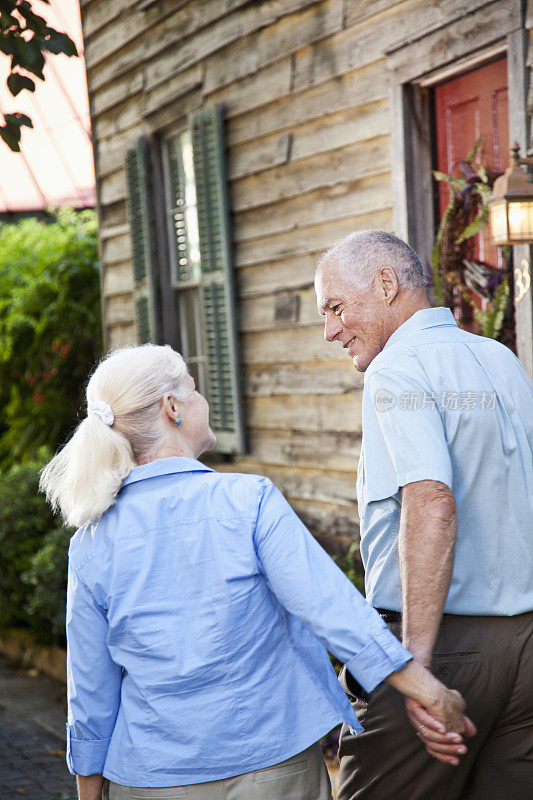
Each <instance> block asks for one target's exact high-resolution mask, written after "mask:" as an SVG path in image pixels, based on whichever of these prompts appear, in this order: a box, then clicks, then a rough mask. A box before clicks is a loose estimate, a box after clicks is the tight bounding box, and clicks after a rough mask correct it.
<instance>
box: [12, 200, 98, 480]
mask: <svg viewBox="0 0 533 800" xmlns="http://www.w3.org/2000/svg"><path fill="white" fill-rule="evenodd" d="M0 278H1V280H0V407H2V409H3V414H2V418H1V420H0V469H1V470H2V471H4V470H6V469H9V468H10V467H11V466H13V465H14V464H16V463H18V462H20V461H21V460H22V459H27V458H30V459H31V458H34V457H35V453H36V452H37V449H38V448H39V447H40V446H42V445H46V446H47V447H48V448H49V449H51V450H52V451H53V450H55V449H56V448H57V446H58V444H61V443H62V442H63V441H64V440H65V439H66V438H67V436H68V435H69V434H70V433H71V431H72V427H73V424H74V422H75V419H76V415H77V413H78V411H79V409H80V407H81V406H82V404H83V402H84V385H85V382H86V379H87V375H88V373H89V372H90V370H91V368H92V367H93V366H94V364H95V363H96V362H97V360H98V358H99V355H100V352H101V318H100V281H99V270H98V242H97V222H96V216H95V214H94V212H93V211H82V212H74V211H71V210H67V209H64V210H61V211H59V212H58V213H57V216H56V217H54V218H53V220H52V221H51V222H50V223H49V224H46V223H43V222H39V221H38V220H36V219H34V218H28V219H24V220H22V221H20V222H18V223H17V224H15V225H12V224H0Z"/></svg>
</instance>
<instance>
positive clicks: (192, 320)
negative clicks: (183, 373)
mask: <svg viewBox="0 0 533 800" xmlns="http://www.w3.org/2000/svg"><path fill="white" fill-rule="evenodd" d="M176 294H177V302H178V314H179V321H180V350H181V354H182V356H183V358H184V359H185V361H186V362H187V364H188V365H189V371H190V373H191V375H192V376H193V378H194V379H195V381H196V387H197V389H198V391H200V392H202V394H205V391H206V381H205V357H204V350H203V341H202V331H201V324H200V323H201V317H200V296H199V290H198V289H182V290H181V291H178V292H177V293H176Z"/></svg>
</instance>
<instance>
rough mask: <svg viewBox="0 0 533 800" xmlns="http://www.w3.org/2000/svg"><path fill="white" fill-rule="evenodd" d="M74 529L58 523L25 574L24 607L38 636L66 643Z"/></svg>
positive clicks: (47, 535) (50, 640) (47, 640)
mask: <svg viewBox="0 0 533 800" xmlns="http://www.w3.org/2000/svg"><path fill="white" fill-rule="evenodd" d="M72 533H73V531H72V530H70V529H67V528H65V527H64V526H63V525H61V524H60V523H59V521H57V522H56V526H55V527H54V528H53V529H52V530H51V531H49V533H47V534H46V535H45V537H44V539H43V541H42V545H41V547H40V548H39V550H37V552H36V553H34V554H33V555H32V556H31V558H30V566H29V569H28V570H26V572H24V573H23V574H22V581H23V583H24V584H25V585H26V586H27V589H28V599H27V600H26V602H25V605H24V610H25V611H26V614H27V620H28V622H29V624H30V627H31V628H32V630H33V631H35V634H36V638H38V639H40V640H41V641H44V642H55V643H57V644H63V642H64V638H65V605H66V600H67V559H68V545H69V541H70V537H71V536H72Z"/></svg>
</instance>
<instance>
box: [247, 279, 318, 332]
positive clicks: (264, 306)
mask: <svg viewBox="0 0 533 800" xmlns="http://www.w3.org/2000/svg"><path fill="white" fill-rule="evenodd" d="M275 288H276V289H278V291H276V293H275V294H271V295H270V296H268V297H265V296H261V297H254V298H246V299H242V300H241V301H240V303H239V319H240V325H239V329H240V330H241V331H242V332H250V331H267V330H274V329H280V328H286V329H287V330H294V331H295V335H297V328H298V327H300V326H301V325H316V324H317V322H320V321H321V318H320V316H319V313H318V309H317V305H316V295H315V290H314V288H313V287H310V288H308V289H302V290H300V291H299V292H297V293H294V292H287V291H286V290H285V289H284V287H283V285H280V286H278V287H275ZM285 294H290V295H292V296H294V295H295V294H296V295H297V297H298V301H297V302H298V305H299V313H298V319H296V320H295V321H294V322H290V323H287V322H279V321H277V320H276V307H277V303H278V302H279V297H280V295H285Z"/></svg>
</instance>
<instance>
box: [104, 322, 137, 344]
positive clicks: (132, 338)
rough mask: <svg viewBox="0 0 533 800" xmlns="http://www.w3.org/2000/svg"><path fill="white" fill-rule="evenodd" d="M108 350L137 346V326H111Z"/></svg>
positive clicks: (108, 331) (109, 328)
mask: <svg viewBox="0 0 533 800" xmlns="http://www.w3.org/2000/svg"><path fill="white" fill-rule="evenodd" d="M107 342H108V350H116V349H117V348H119V347H127V346H128V345H132V344H137V329H136V327H135V325H111V326H108V330H107Z"/></svg>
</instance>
